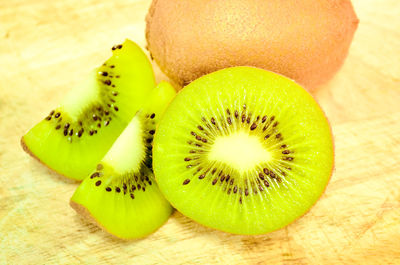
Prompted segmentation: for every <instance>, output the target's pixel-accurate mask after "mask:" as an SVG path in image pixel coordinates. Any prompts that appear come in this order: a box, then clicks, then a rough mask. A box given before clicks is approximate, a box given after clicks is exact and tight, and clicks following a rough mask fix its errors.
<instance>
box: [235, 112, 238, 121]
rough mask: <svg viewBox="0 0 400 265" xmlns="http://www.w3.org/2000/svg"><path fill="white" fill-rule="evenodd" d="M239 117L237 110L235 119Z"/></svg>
mask: <svg viewBox="0 0 400 265" xmlns="http://www.w3.org/2000/svg"><path fill="white" fill-rule="evenodd" d="M238 117H239V112H238V111H237V110H235V118H236V119H237V118H238Z"/></svg>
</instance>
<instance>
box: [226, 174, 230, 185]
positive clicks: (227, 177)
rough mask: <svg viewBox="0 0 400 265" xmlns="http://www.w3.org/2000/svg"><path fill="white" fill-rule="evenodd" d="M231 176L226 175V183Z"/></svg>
mask: <svg viewBox="0 0 400 265" xmlns="http://www.w3.org/2000/svg"><path fill="white" fill-rule="evenodd" d="M230 178H231V176H230V175H229V174H228V175H227V176H226V180H225V181H226V183H228V181H229V179H230Z"/></svg>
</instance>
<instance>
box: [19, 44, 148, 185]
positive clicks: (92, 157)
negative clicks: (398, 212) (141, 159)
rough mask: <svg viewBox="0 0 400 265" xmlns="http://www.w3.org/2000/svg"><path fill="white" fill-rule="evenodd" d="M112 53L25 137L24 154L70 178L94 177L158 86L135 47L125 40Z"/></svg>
mask: <svg viewBox="0 0 400 265" xmlns="http://www.w3.org/2000/svg"><path fill="white" fill-rule="evenodd" d="M112 53H113V54H112V56H111V57H110V58H109V59H108V60H107V61H106V62H105V63H104V64H103V65H101V66H100V67H97V68H96V69H94V71H93V72H92V73H91V74H90V76H89V77H88V78H87V79H86V80H85V81H84V82H82V83H81V84H80V85H78V86H77V87H75V88H74V89H72V90H71V91H70V92H69V93H68V94H67V95H66V97H65V99H64V100H63V101H62V103H61V104H60V105H59V106H58V107H56V108H55V109H53V110H52V111H51V112H50V113H49V114H48V115H46V117H45V118H44V119H43V120H42V121H40V122H39V123H38V124H36V125H35V126H34V127H33V128H32V129H31V130H30V131H29V132H28V133H27V134H26V135H24V136H23V137H22V139H21V143H22V146H23V148H24V150H25V151H27V152H28V153H29V154H30V155H32V156H34V157H35V158H37V159H38V160H39V161H41V162H42V163H43V164H45V165H47V166H48V167H49V168H51V169H53V170H55V171H56V172H58V173H60V174H62V175H64V176H66V177H69V178H72V179H76V180H82V179H83V178H85V177H86V176H87V175H88V174H89V173H90V171H91V170H92V169H93V168H94V167H95V166H96V164H97V163H98V161H100V159H101V158H102V157H103V156H104V155H105V154H106V152H107V151H108V150H109V149H110V147H111V145H112V144H113V142H114V141H115V140H116V139H117V137H118V136H119V135H120V134H121V132H122V131H123V130H124V128H125V127H126V126H127V124H128V123H129V122H130V120H131V119H132V117H133V116H134V115H135V113H136V112H137V111H138V110H139V109H140V108H141V107H142V106H143V104H144V103H145V102H146V100H147V99H148V95H149V93H150V92H151V90H152V89H153V88H154V87H155V78H154V74H153V69H152V66H151V64H150V62H149V60H148V58H147V57H146V55H145V54H144V53H143V51H142V50H141V48H140V47H139V46H138V45H137V44H135V43H134V42H132V41H130V40H126V41H125V42H124V43H123V44H119V45H115V46H114V47H112Z"/></svg>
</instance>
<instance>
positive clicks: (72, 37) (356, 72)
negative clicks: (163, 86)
mask: <svg viewBox="0 0 400 265" xmlns="http://www.w3.org/2000/svg"><path fill="white" fill-rule="evenodd" d="M353 4H354V7H355V10H356V12H357V14H358V16H359V18H360V24H359V28H358V30H357V32H356V34H355V38H354V42H353V44H352V46H351V49H350V53H349V56H348V58H347V60H346V62H345V64H344V65H343V67H342V69H341V70H340V72H339V73H338V74H337V75H336V76H335V77H334V79H333V80H331V81H330V82H329V83H328V84H326V85H324V86H322V87H321V88H320V90H319V91H318V92H317V93H316V94H315V96H316V98H317V100H318V101H319V102H320V104H321V106H322V108H323V109H324V110H325V112H326V113H327V116H328V118H329V119H330V121H331V124H332V128H333V133H334V137H335V145H336V167H335V171H334V174H333V176H332V179H331V181H330V184H329V185H328V188H327V190H326V192H325V194H324V195H323V196H322V198H321V199H320V200H319V201H318V203H317V204H316V205H315V206H314V207H313V208H312V210H311V211H310V212H309V213H307V214H306V215H305V216H304V217H303V218H301V219H299V220H297V221H296V222H295V223H293V224H291V225H290V226H288V227H286V228H284V229H282V230H279V231H276V232H273V233H270V234H267V235H262V236H239V235H230V234H226V233H223V232H219V231H215V230H212V229H209V228H205V227H203V226H201V225H198V224H196V223H195V222H193V221H191V220H190V219H188V218H186V217H184V216H182V214H180V213H178V212H175V213H174V214H173V216H172V217H171V218H170V219H169V221H168V222H167V223H166V225H164V226H163V227H162V228H161V229H159V230H158V231H157V232H156V233H154V234H152V235H150V236H149V237H147V238H145V239H141V240H136V241H121V240H118V239H116V238H113V237H111V236H110V235H108V234H106V233H104V232H103V231H102V230H100V229H99V228H97V227H96V226H94V225H92V224H90V223H88V222H86V221H85V220H83V219H82V218H80V217H79V216H78V215H77V214H76V213H75V212H74V211H73V210H72V209H71V208H70V206H69V205H68V201H69V198H70V196H71V195H72V193H73V191H74V189H75V188H76V187H77V183H75V182H73V181H69V180H67V179H65V178H63V177H60V176H58V175H57V174H55V173H53V172H51V171H50V170H48V169H47V168H46V167H44V166H43V165H41V164H39V163H38V162H36V161H35V160H34V159H32V158H31V157H29V156H28V155H27V154H26V153H24V152H23V151H22V148H21V147H20V144H19V140H20V137H21V136H22V135H23V134H24V133H25V132H26V131H27V130H28V129H29V128H30V127H31V126H33V125H34V124H35V123H36V122H38V121H39V120H41V119H42V118H43V117H44V115H46V114H47V113H48V111H49V110H51V109H52V108H53V107H54V106H56V105H57V103H58V102H59V101H60V100H61V98H62V97H63V95H64V94H65V92H66V91H68V90H69V89H70V87H71V86H73V85H74V84H76V83H78V82H79V81H80V80H81V79H82V78H83V77H84V76H85V75H86V74H87V73H89V72H90V69H92V68H94V67H96V66H97V65H100V64H101V63H102V62H103V61H104V60H105V59H106V58H107V57H108V56H109V55H110V50H109V48H110V47H111V46H112V45H113V44H115V43H119V42H121V41H123V40H124V39H125V38H127V37H128V38H130V39H132V40H134V41H136V42H138V43H139V44H140V45H141V46H142V47H144V46H145V38H144V28H145V23H144V17H145V15H146V12H147V9H148V7H149V5H150V1H144V0H143V1H141V0H137V1H135V0H120V1H105V0H104V1H103V0H101V1H99V0H87V1H78V0H71V1H67V0H65V1H48V0H32V1H30V0H14V1H3V2H2V4H1V7H0V40H1V45H0V76H1V79H2V81H1V82H0V91H1V96H0V124H1V126H0V136H1V137H0V172H1V177H0V249H1V255H0V264H44V263H46V264H77V263H85V264H87V263H89V264H92V263H94V264H113V263H122V264H126V263H135V264H267V263H268V264H270V263H278V264H322V263H329V264H353V263H357V264H400V243H399V242H400V241H399V238H400V1H398V0H354V1H353ZM155 67H156V66H155ZM155 69H156V75H157V79H158V80H161V79H164V78H165V76H164V75H163V74H162V73H161V72H160V71H159V70H158V68H155Z"/></svg>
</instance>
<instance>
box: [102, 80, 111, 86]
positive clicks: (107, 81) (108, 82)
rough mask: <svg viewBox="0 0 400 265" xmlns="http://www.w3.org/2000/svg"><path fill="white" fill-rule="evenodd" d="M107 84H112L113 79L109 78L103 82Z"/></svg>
mask: <svg viewBox="0 0 400 265" xmlns="http://www.w3.org/2000/svg"><path fill="white" fill-rule="evenodd" d="M103 83H104V84H105V85H107V86H109V85H111V80H109V79H107V80H105V81H104V82H103Z"/></svg>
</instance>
